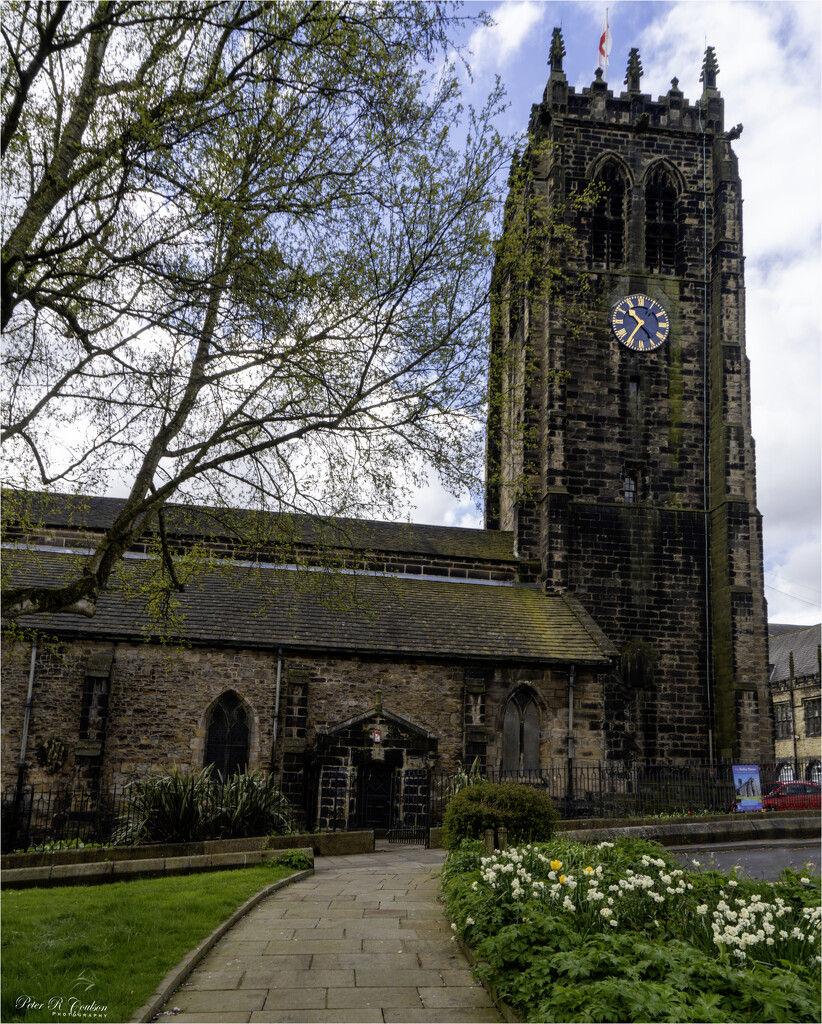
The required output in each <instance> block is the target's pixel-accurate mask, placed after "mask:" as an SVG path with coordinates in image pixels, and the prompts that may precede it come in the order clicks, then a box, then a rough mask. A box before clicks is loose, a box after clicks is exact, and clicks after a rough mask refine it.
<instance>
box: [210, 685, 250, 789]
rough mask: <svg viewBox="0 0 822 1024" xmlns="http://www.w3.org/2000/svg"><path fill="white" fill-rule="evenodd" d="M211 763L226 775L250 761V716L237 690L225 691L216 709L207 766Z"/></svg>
mask: <svg viewBox="0 0 822 1024" xmlns="http://www.w3.org/2000/svg"><path fill="white" fill-rule="evenodd" d="M209 764H213V765H214V769H215V771H217V772H219V773H220V774H221V775H222V776H223V778H227V777H228V776H229V775H234V774H235V773H236V772H242V771H244V770H245V768H246V765H247V764H248V715H247V714H246V711H245V708H244V707H243V705H242V702H241V700H240V698H239V697H238V696H237V694H236V693H231V692H229V693H226V694H224V695H223V696H222V697H221V698H220V700H219V701H218V702H217V703H216V704H215V705H214V708H213V709H212V712H211V717H210V719H209V723H208V729H207V732H206V749H205V758H204V761H203V766H204V767H205V766H206V765H209Z"/></svg>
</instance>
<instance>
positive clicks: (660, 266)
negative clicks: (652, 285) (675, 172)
mask: <svg viewBox="0 0 822 1024" xmlns="http://www.w3.org/2000/svg"><path fill="white" fill-rule="evenodd" d="M678 241H679V239H678V230H677V215H676V189H675V188H674V186H673V183H672V182H671V179H670V177H669V175H668V174H667V172H666V171H665V170H664V168H662V167H660V168H658V169H657V170H656V171H654V172H653V173H652V174H651V176H650V178H649V179H648V183H647V185H646V186H645V265H646V267H647V268H648V270H653V271H656V272H657V273H660V274H673V273H674V271H675V270H676V253H677V243H678Z"/></svg>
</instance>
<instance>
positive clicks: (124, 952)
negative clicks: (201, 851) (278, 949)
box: [0, 862, 293, 1024]
mask: <svg viewBox="0 0 822 1024" xmlns="http://www.w3.org/2000/svg"><path fill="white" fill-rule="evenodd" d="M292 871H293V869H292V868H291V867H287V866H281V865H279V864H278V863H276V862H274V863H265V864H259V865H255V866H254V867H250V868H243V869H242V870H235V871H217V872H209V873H207V874H200V875H180V876H177V877H173V878H154V879H146V878H140V879H135V880H134V881H130V882H114V883H112V884H108V885H93V886H87V885H85V886H67V887H65V888H58V889H22V890H19V891H15V890H13V889H8V890H6V891H4V893H3V901H2V926H3V927H2V943H3V945H2V951H3V993H2V1012H0V1019H2V1020H3V1021H27V1022H38V1024H39V1022H43V1021H58V1022H65V1021H66V1020H67V1019H68V1020H70V1019H72V1018H71V1016H70V1015H67V1012H66V1011H67V1006H68V1002H69V1000H70V999H71V998H72V997H76V998H78V999H79V1001H80V1002H81V1003H91V1002H92V1001H94V1002H96V1003H97V1004H98V1005H101V1006H102V1005H104V1006H105V1007H106V1010H105V1012H104V1013H102V1014H101V1015H100V1016H95V1017H93V1018H91V1019H94V1020H102V1021H126V1020H130V1019H131V1018H132V1016H133V1014H134V1011H135V1010H136V1009H137V1008H138V1007H139V1006H141V1005H142V1004H143V1003H144V1002H145V1001H146V1000H147V999H148V998H149V996H150V995H151V994H152V992H154V991H155V990H156V988H157V986H158V985H159V984H160V981H161V980H162V979H163V977H164V976H165V974H166V973H167V972H168V971H170V970H171V968H172V967H174V966H175V965H176V964H178V963H179V962H180V960H181V959H182V958H183V956H184V955H185V954H186V953H188V952H189V951H190V950H192V949H194V947H195V946H197V945H198V943H200V942H201V941H202V940H203V939H204V938H205V937H206V936H207V935H209V934H210V933H211V932H212V931H213V930H214V929H215V928H216V927H217V925H219V924H220V923H221V922H222V921H224V920H225V919H226V918H227V917H228V916H229V915H230V914H232V913H233V912H234V911H235V910H236V909H237V907H239V906H240V905H241V904H243V903H244V902H245V901H246V900H247V899H248V898H249V897H251V896H253V895H254V893H256V892H259V891H260V889H262V888H264V887H266V886H268V885H271V884H272V883H273V882H276V881H277V880H278V879H279V878H286V877H287V876H288V875H289V874H291V873H292ZM22 996H28V997H29V998H30V999H31V1000H33V1002H34V1003H35V1004H38V1003H39V1004H40V1008H38V1007H37V1006H36V1005H33V1006H31V1007H29V1009H28V1010H22V1009H18V1008H17V1007H16V1005H15V1004H16V1002H17V1000H18V999H19V998H20V997H22ZM61 998H62V1000H63V1004H62V1012H61V1008H60V1006H58V1005H52V1007H51V1008H50V1007H49V1005H48V1002H49V1000H50V999H51V1000H54V999H61ZM75 1019H79V1014H78V1015H76V1018H75Z"/></svg>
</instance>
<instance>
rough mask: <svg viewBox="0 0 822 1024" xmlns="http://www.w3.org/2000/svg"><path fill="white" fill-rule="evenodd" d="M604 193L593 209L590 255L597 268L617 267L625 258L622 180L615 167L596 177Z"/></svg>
mask: <svg viewBox="0 0 822 1024" xmlns="http://www.w3.org/2000/svg"><path fill="white" fill-rule="evenodd" d="M595 180H596V182H597V184H600V185H602V186H604V191H603V193H602V195H601V196H600V198H599V201H598V202H597V204H596V206H595V207H594V215H593V221H592V234H591V256H592V259H593V263H594V265H595V266H598V267H605V268H608V267H617V266H620V265H621V264H622V263H623V262H624V259H625V255H624V254H625V178H624V177H623V175H622V173H621V171H620V170H619V168H618V167H616V165H615V164H612V163H609V164H606V165H605V166H604V167H603V168H602V170H601V171H600V172H599V174H597V176H596V179H595Z"/></svg>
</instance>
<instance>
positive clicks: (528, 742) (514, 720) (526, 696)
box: [502, 690, 539, 772]
mask: <svg viewBox="0 0 822 1024" xmlns="http://www.w3.org/2000/svg"><path fill="white" fill-rule="evenodd" d="M538 768H539V710H538V709H537V702H536V701H535V700H534V698H533V695H532V694H531V693H530V692H529V691H528V690H517V692H516V693H515V694H514V696H513V697H512V698H511V700H510V701H509V702H508V707H507V708H506V709H505V718H504V719H503V723H502V770H503V771H510V772H521V771H536V770H537V769H538Z"/></svg>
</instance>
